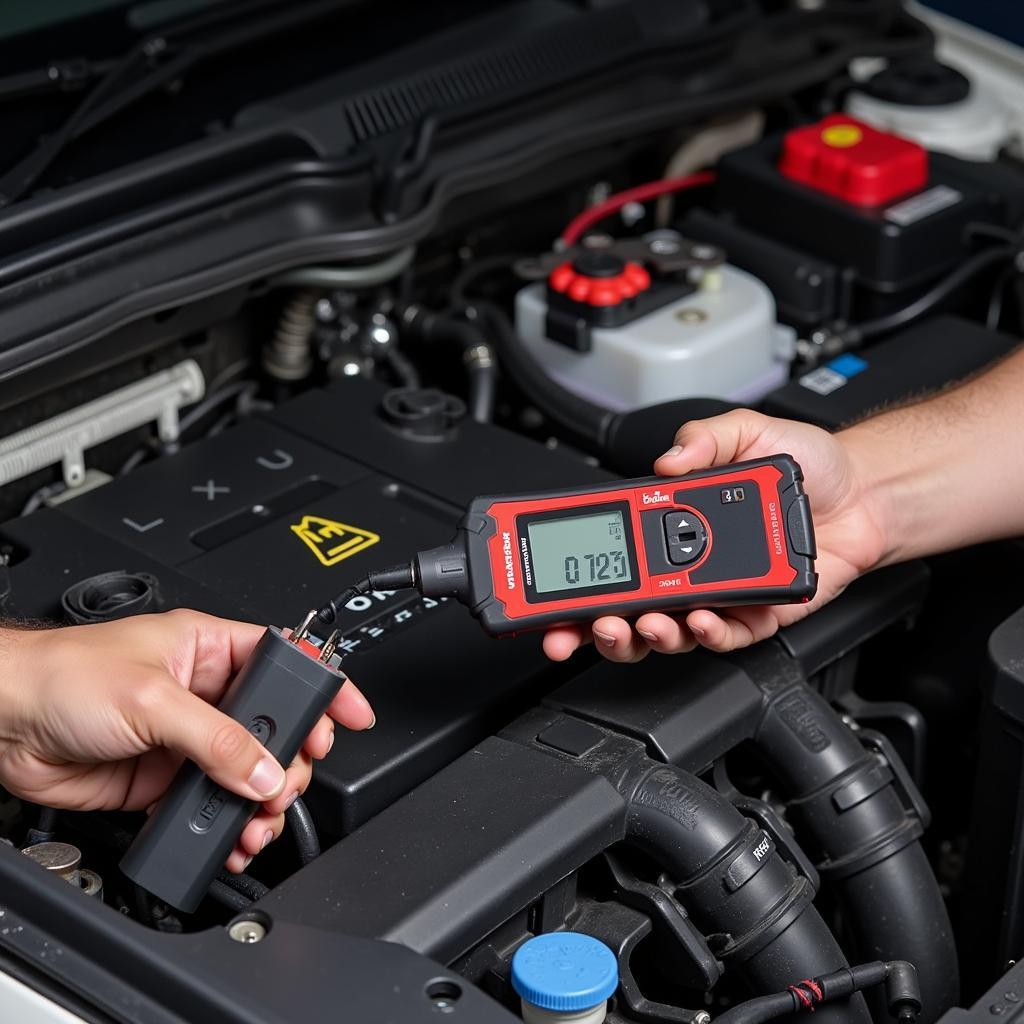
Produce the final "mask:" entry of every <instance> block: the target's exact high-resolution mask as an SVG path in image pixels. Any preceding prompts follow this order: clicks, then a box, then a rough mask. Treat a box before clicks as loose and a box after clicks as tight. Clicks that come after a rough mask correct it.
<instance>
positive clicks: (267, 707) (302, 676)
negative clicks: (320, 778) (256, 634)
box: [121, 612, 347, 912]
mask: <svg viewBox="0 0 1024 1024" xmlns="http://www.w3.org/2000/svg"><path fill="white" fill-rule="evenodd" d="M314 617H315V613H314V612H310V613H309V614H308V615H307V616H306V619H305V620H304V621H303V623H302V624H301V625H300V626H298V627H297V628H296V629H295V630H294V631H293V632H292V633H291V635H288V636H286V635H285V633H284V632H282V631H281V630H280V629H278V628H277V627H276V626H271V627H270V628H268V629H267V631H266V632H265V633H264V634H263V636H262V637H261V638H260V640H259V643H257V645H256V647H255V649H254V650H253V652H252V654H251V655H250V656H249V660H248V661H247V662H246V663H245V664H244V665H243V666H242V668H241V670H240V671H239V673H238V675H237V676H235V678H234V680H233V681H232V683H231V685H230V686H229V687H228V689H227V691H226V692H225V694H224V696H223V698H221V701H220V704H219V705H218V707H219V708H220V710H221V711H223V712H224V713H225V714H226V715H230V716H231V717H232V718H233V719H235V721H237V722H241V723H242V724H243V725H244V726H245V727H246V728H247V729H248V730H249V732H251V733H252V734H253V736H255V737H256V738H257V739H258V740H259V741H260V742H261V743H262V744H263V745H264V746H265V747H266V748H267V750H268V751H270V753H271V754H273V755H274V757H275V758H277V760H278V761H279V762H280V763H281V764H282V765H284V766H286V767H287V766H288V765H289V764H291V762H292V759H293V758H294V757H295V755H296V754H297V753H298V752H299V750H300V749H301V747H302V744H303V743H304V742H305V741H306V737H307V736H308V735H309V733H310V731H311V730H312V728H313V726H314V725H316V723H317V722H318V721H319V720H320V716H321V715H322V714H323V713H324V712H325V711H326V710H327V708H328V706H329V705H330V703H331V701H332V700H333V699H334V697H335V695H336V694H337V693H338V691H339V690H340V689H341V687H342V684H343V683H344V682H345V680H346V678H347V677H346V676H345V674H344V673H343V672H342V671H341V668H340V667H339V664H338V663H339V659H338V657H337V655H336V654H335V644H336V641H337V637H338V634H337V632H335V633H334V634H332V635H331V636H330V637H329V638H328V639H327V641H326V642H325V643H324V644H323V646H322V647H319V648H318V647H317V646H315V645H314V644H313V643H311V642H310V640H309V626H310V624H311V623H312V621H313V619H314ZM256 806H257V805H256V804H255V803H253V802H252V801H250V800H246V799H244V798H243V797H240V796H236V795H235V794H234V793H231V792H229V791H228V790H226V789H224V788H223V787H222V786H220V785H218V784H217V783H216V782H214V781H213V780H212V779H210V778H208V777H207V776H206V775H205V774H204V773H203V771H202V769H200V768H199V767H198V766H197V765H195V764H194V763H193V762H192V761H186V762H185V763H184V764H183V765H182V766H181V769H180V770H179V771H178V774H177V775H176V776H175V779H174V782H173V783H172V784H171V787H170V789H168V791H167V792H166V793H165V794H164V796H163V798H162V799H161V801H160V803H159V804H157V806H156V809H155V810H154V811H153V813H152V814H151V815H150V816H149V818H148V819H147V821H146V823H145V824H144V825H143V826H142V828H141V830H140V831H139V834H138V835H137V836H136V837H135V841H134V842H133V843H132V845H131V846H130V847H129V848H128V852H127V853H126V854H125V855H124V857H123V858H122V859H121V870H122V871H123V872H124V873H125V874H126V875H127V876H128V877H129V878H130V879H131V880H132V881H133V882H135V883H136V884H138V885H141V886H142V888H143V889H146V890H148V891H149V892H151V893H153V895H154V896H157V897H159V898H160V899H161V900H163V901H164V902H165V903H169V904H170V905H171V906H172V907H176V908H177V909H178V910H184V911H188V912H191V911H193V910H195V909H196V907H197V906H199V902H200V901H201V900H202V898H203V896H205V895H206V891H207V890H208V889H209V888H210V883H211V882H212V881H213V879H214V878H215V877H216V875H217V872H218V871H219V870H220V869H221V868H222V867H223V866H224V862H225V861H226V860H227V858H228V855H229V854H230V853H231V851H232V850H233V849H234V848H235V844H236V843H237V842H238V838H239V836H240V835H241V834H242V829H243V828H245V826H246V824H247V822H248V821H249V819H250V818H251V817H252V816H253V813H254V812H255V810H256Z"/></svg>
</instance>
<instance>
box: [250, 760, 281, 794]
mask: <svg viewBox="0 0 1024 1024" xmlns="http://www.w3.org/2000/svg"><path fill="white" fill-rule="evenodd" d="M249 785H250V786H252V788H253V789H255V790H256V792H257V793H259V794H260V796H267V797H271V796H274V794H275V793H277V792H278V790H279V789H280V788H281V787H282V786H283V785H284V769H283V768H282V767H281V766H280V765H279V764H278V763H277V762H276V761H275V760H274V759H273V758H272V757H264V758H262V759H261V760H260V761H259V762H258V763H257V765H256V767H255V768H253V770H252V775H250V776H249Z"/></svg>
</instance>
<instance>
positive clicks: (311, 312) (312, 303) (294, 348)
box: [263, 290, 319, 381]
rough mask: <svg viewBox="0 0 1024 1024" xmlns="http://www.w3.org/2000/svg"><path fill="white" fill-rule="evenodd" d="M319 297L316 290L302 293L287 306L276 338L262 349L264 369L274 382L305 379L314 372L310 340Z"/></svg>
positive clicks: (276, 331)
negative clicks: (311, 371)
mask: <svg viewBox="0 0 1024 1024" xmlns="http://www.w3.org/2000/svg"><path fill="white" fill-rule="evenodd" d="M318 297H319V295H318V293H317V292H315V291H308V290H303V291H299V292H296V293H295V295H293V296H292V298H290V299H289V300H288V302H287V303H286V304H285V307H284V310H283V311H282V312H281V319H280V320H278V323H277V329H276V330H275V331H274V336H273V338H271V339H270V341H269V342H268V343H267V345H266V347H265V348H264V349H263V369H264V370H266V371H267V373H268V374H269V375H270V376H271V377H273V378H274V379H275V380H281V381H295V380H302V379H303V378H304V377H306V376H308V375H309V372H310V370H312V368H313V355H312V352H311V349H310V338H311V336H312V334H313V328H314V326H315V324H316V302H317V298H318Z"/></svg>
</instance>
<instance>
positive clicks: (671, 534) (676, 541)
mask: <svg viewBox="0 0 1024 1024" xmlns="http://www.w3.org/2000/svg"><path fill="white" fill-rule="evenodd" d="M662 524H663V528H664V531H665V546H666V548H667V549H668V560H669V561H670V562H671V563H672V564H673V565H689V564H690V563H691V562H696V561H697V559H698V558H700V556H701V554H702V553H703V551H704V548H705V547H706V546H707V542H708V535H707V531H706V530H705V529H704V524H703V523H702V522H701V521H700V519H699V518H698V517H697V516H695V515H694V514H693V513H692V512H685V511H684V512H680V511H675V512H666V513H665V514H664V516H662Z"/></svg>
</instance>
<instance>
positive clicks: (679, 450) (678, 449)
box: [662, 444, 683, 459]
mask: <svg viewBox="0 0 1024 1024" xmlns="http://www.w3.org/2000/svg"><path fill="white" fill-rule="evenodd" d="M682 454H683V446H682V445H681V444H674V445H672V447H671V448H669V450H668V451H667V452H665V454H664V455H662V458H663V459H670V458H672V456H673V455H682Z"/></svg>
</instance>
